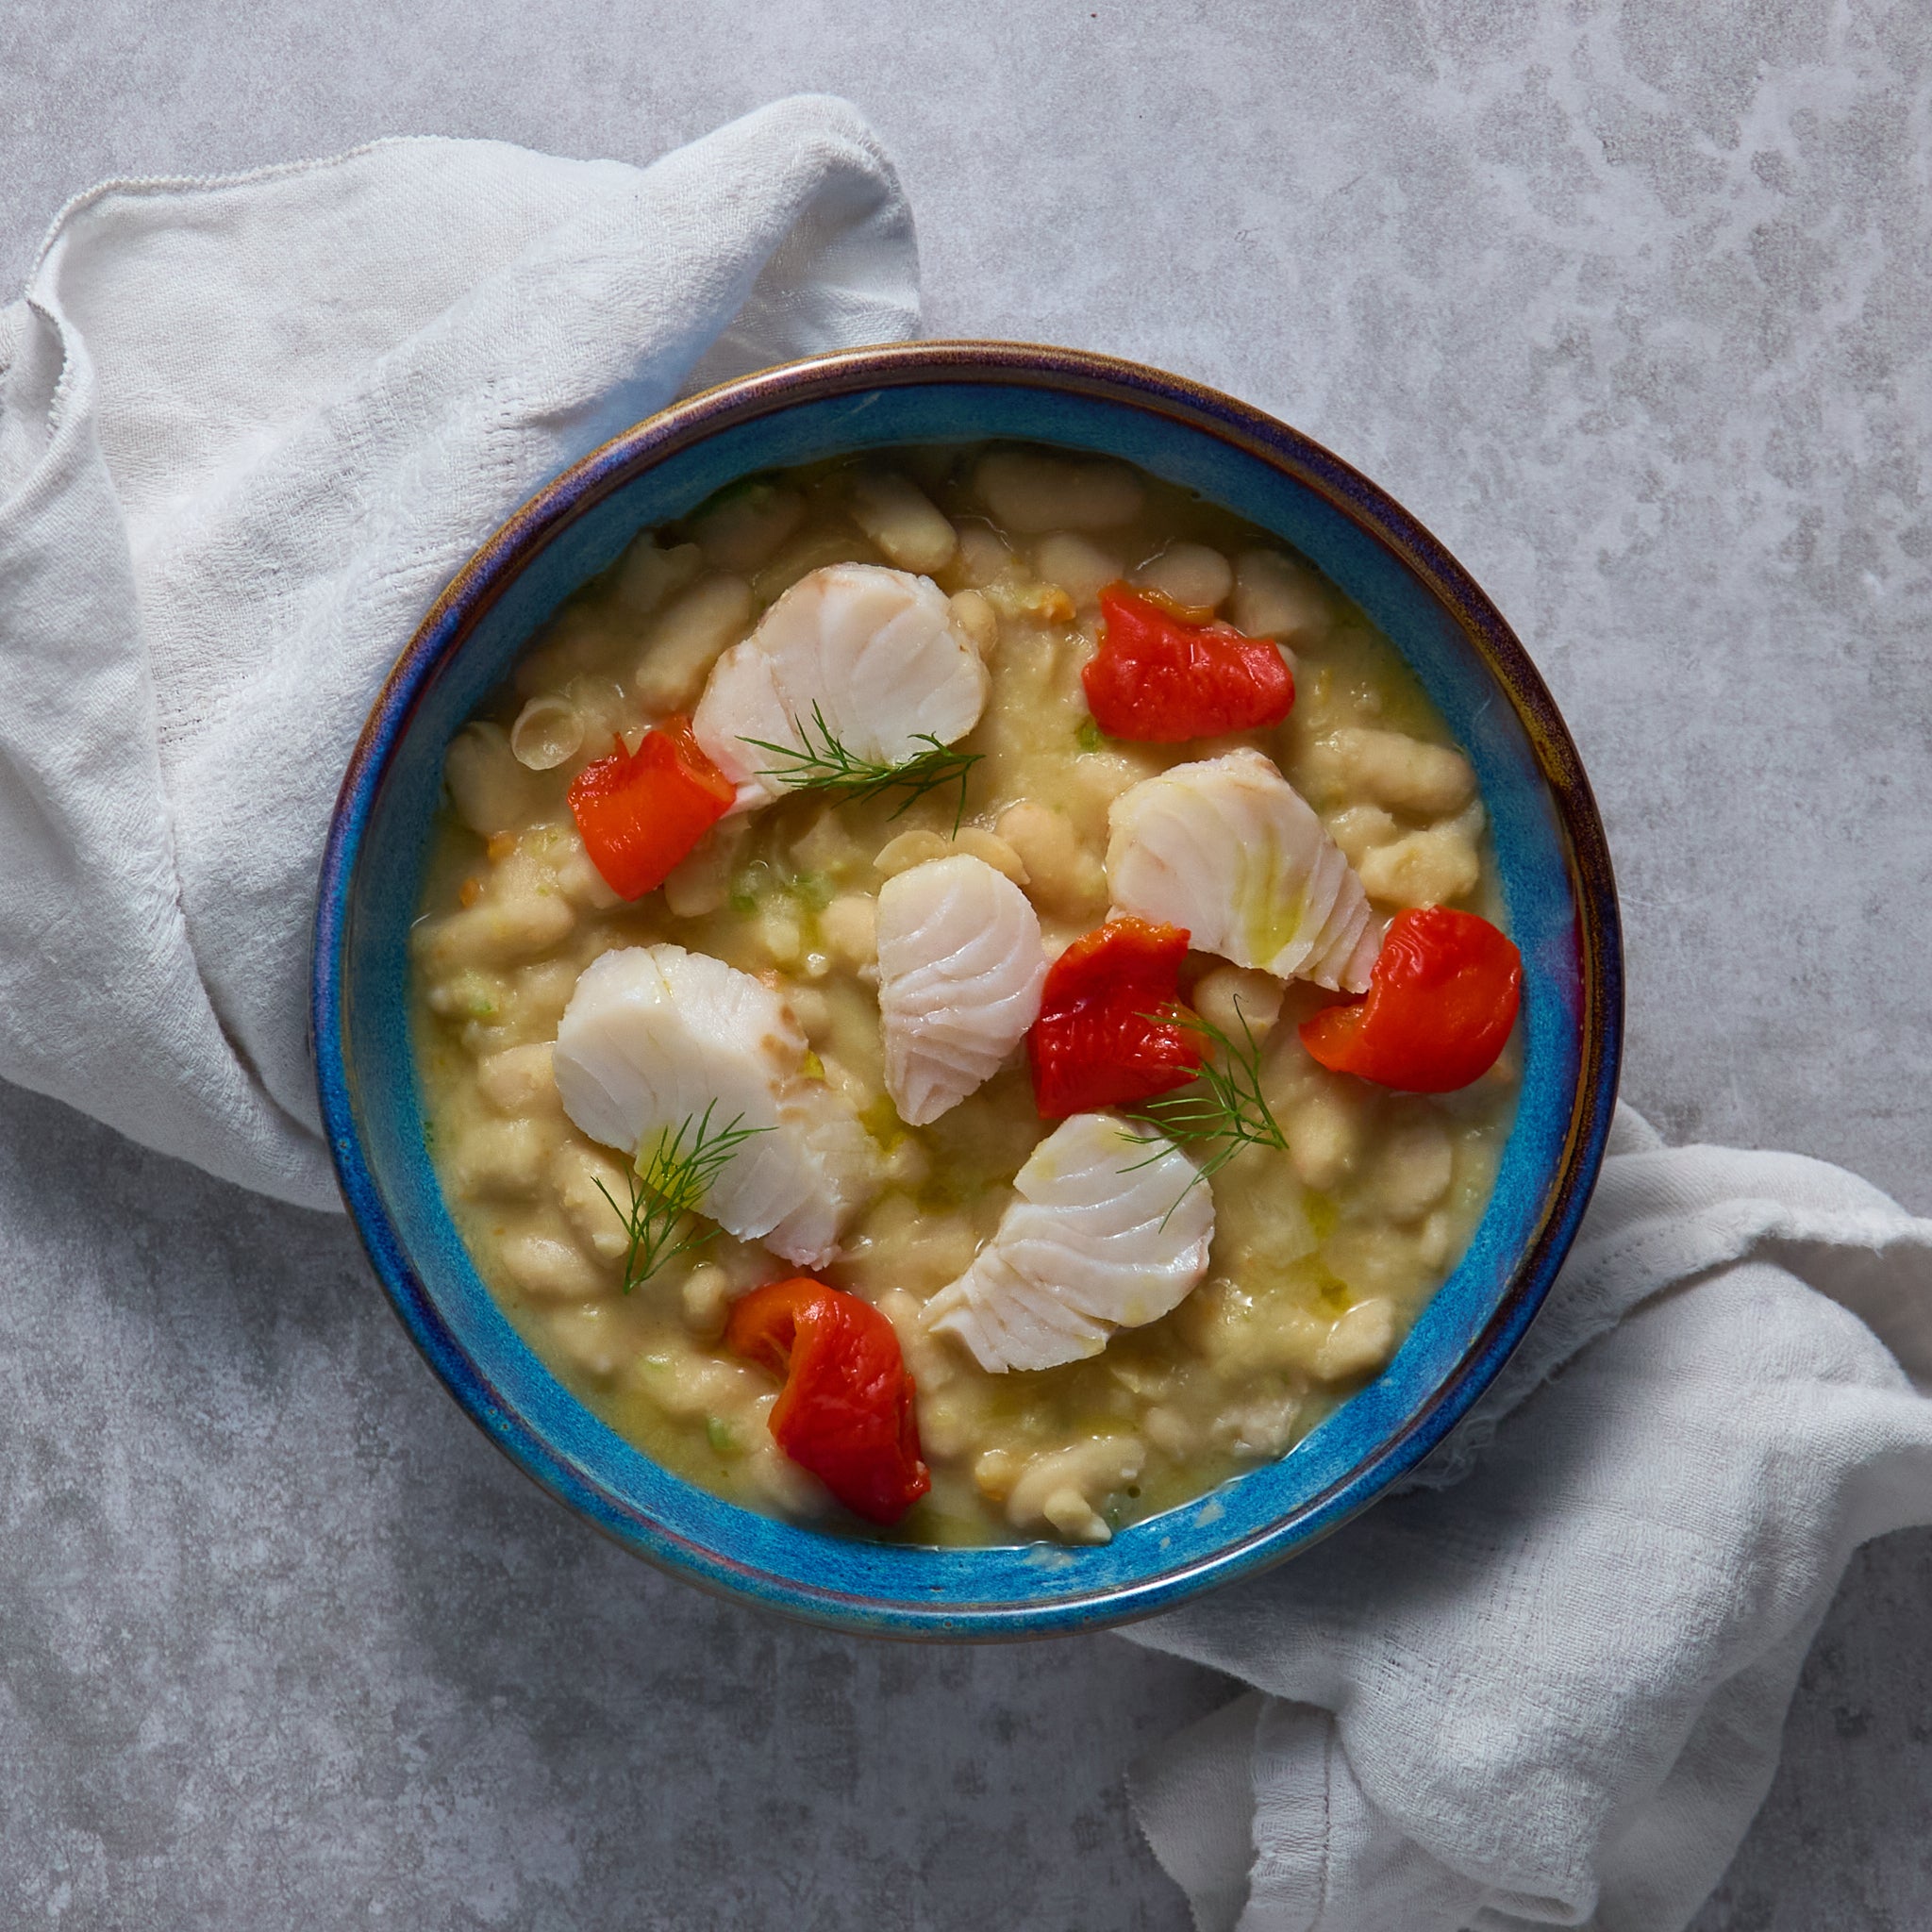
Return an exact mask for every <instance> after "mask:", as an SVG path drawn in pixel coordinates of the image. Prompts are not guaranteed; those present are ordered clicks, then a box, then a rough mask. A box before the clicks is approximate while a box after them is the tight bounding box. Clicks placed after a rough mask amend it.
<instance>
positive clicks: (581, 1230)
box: [550, 1141, 630, 1262]
mask: <svg viewBox="0 0 1932 1932" xmlns="http://www.w3.org/2000/svg"><path fill="white" fill-rule="evenodd" d="M550 1186H551V1190H552V1191H553V1192H554V1193H555V1194H556V1196H557V1201H558V1206H559V1207H560V1208H562V1209H563V1213H564V1218H565V1220H567V1221H568V1222H569V1223H570V1224H571V1231H572V1233H574V1234H575V1236H576V1238H577V1240H578V1241H581V1242H582V1243H583V1245H584V1246H585V1247H586V1248H587V1249H588V1250H589V1251H590V1252H591V1254H593V1255H595V1256H596V1257H597V1258H598V1259H599V1260H600V1261H606V1262H614V1261H618V1260H621V1259H622V1258H623V1257H624V1254H625V1249H626V1248H627V1247H628V1246H629V1245H630V1233H629V1229H628V1228H627V1226H626V1225H625V1220H624V1217H623V1215H622V1214H620V1213H619V1212H618V1208H617V1203H618V1202H620V1201H624V1200H627V1199H628V1198H629V1186H630V1184H629V1182H628V1181H627V1180H626V1179H625V1172H624V1169H623V1167H622V1166H620V1165H619V1163H618V1162H617V1161H615V1160H614V1159H612V1158H610V1156H609V1155H608V1154H603V1153H599V1152H598V1151H597V1150H595V1149H594V1148H590V1147H586V1146H584V1145H582V1144H581V1143H580V1142H578V1141H566V1142H565V1143H564V1144H563V1145H562V1146H560V1147H559V1148H558V1150H557V1153H556V1155H555V1157H554V1158H552V1160H551V1163H550Z"/></svg>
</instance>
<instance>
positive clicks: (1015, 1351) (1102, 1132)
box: [920, 1113, 1214, 1374]
mask: <svg viewBox="0 0 1932 1932" xmlns="http://www.w3.org/2000/svg"><path fill="white" fill-rule="evenodd" d="M1198 1179H1199V1174H1198V1171H1197V1170H1196V1168H1195V1166H1194V1163H1193V1162H1192V1161H1191V1160H1190V1159H1189V1158H1188V1157H1187V1156H1186V1155H1185V1154H1183V1153H1182V1152H1181V1150H1180V1149H1179V1148H1178V1147H1176V1146H1175V1145H1174V1142H1173V1141H1170V1140H1168V1139H1167V1137H1166V1136H1165V1135H1164V1134H1161V1133H1158V1132H1157V1131H1156V1130H1155V1129H1154V1128H1152V1127H1147V1126H1143V1125H1142V1124H1140V1123H1139V1122H1132V1121H1127V1120H1125V1119H1123V1118H1122V1117H1121V1116H1120V1115H1118V1114H1110V1113H1076V1114H1074V1116H1073V1117H1072V1118H1071V1119H1070V1120H1066V1121H1063V1122H1062V1123H1061V1124H1059V1125H1058V1127H1056V1128H1055V1129H1054V1131H1053V1132H1052V1133H1051V1134H1049V1135H1048V1136H1047V1137H1046V1139H1045V1140H1043V1141H1041V1143H1040V1145H1039V1146H1037V1147H1036V1148H1035V1149H1034V1150H1033V1154H1032V1158H1030V1159H1029V1160H1028V1161H1027V1162H1026V1165H1025V1166H1024V1167H1023V1168H1022V1169H1021V1170H1020V1172H1019V1174H1017V1175H1016V1176H1015V1178H1014V1181H1013V1186H1014V1187H1015V1189H1016V1190H1017V1191H1018V1192H1019V1196H1020V1198H1019V1199H1018V1200H1017V1201H1015V1202H1014V1203H1013V1204H1012V1205H1011V1206H1010V1207H1009V1208H1008V1209H1007V1211H1006V1213H1005V1214H1003V1215H1002V1216H1001V1217H1000V1224H999V1228H998V1231H997V1232H996V1233H995V1234H994V1235H993V1238H992V1240H991V1241H989V1242H988V1243H987V1244H986V1246H985V1247H984V1248H982V1249H981V1250H980V1251H979V1255H978V1257H977V1258H976V1259H975V1260H974V1263H973V1265H972V1267H970V1268H969V1269H967V1271H966V1272H965V1274H962V1275H960V1277H959V1278H958V1280H957V1281H955V1282H953V1283H951V1284H950V1285H949V1286H947V1287H945V1288H942V1289H941V1290H940V1291H939V1292H938V1293H937V1294H936V1295H934V1296H933V1298H932V1299H931V1300H930V1301H929V1302H927V1303H926V1305H925V1307H924V1309H923V1310H922V1311H921V1314H920V1320H921V1321H922V1322H924V1324H925V1325H926V1326H927V1327H928V1328H930V1329H932V1330H933V1331H934V1332H935V1333H936V1334H941V1335H952V1336H956V1337H957V1338H958V1340H959V1341H962V1342H964V1343H965V1344H966V1347H967V1348H968V1350H970V1351H971V1353H972V1355H973V1357H974V1360H975V1361H976V1362H978V1364H979V1365H980V1367H981V1368H983V1369H989V1370H991V1371H992V1372H993V1373H994V1374H999V1373H1000V1372H1001V1371H1003V1370H1006V1369H1050V1368H1054V1367H1056V1366H1057V1365H1058V1364H1059V1363H1061V1362H1072V1361H1079V1360H1081V1359H1082V1358H1083V1357H1087V1356H1091V1355H1098V1354H1099V1353H1100V1351H1101V1350H1102V1349H1103V1348H1105V1347H1106V1346H1107V1344H1108V1340H1109V1338H1110V1337H1111V1336H1112V1335H1113V1332H1114V1331H1115V1329H1117V1328H1138V1327H1140V1326H1141V1324H1143V1323H1146V1322H1154V1321H1158V1319H1159V1318H1160V1317H1161V1316H1162V1315H1164V1314H1166V1313H1167V1312H1168V1310H1169V1309H1171V1308H1174V1307H1177V1306H1178V1305H1179V1304H1180V1302H1181V1301H1182V1300H1183V1299H1184V1298H1185V1297H1186V1295H1187V1294H1188V1293H1189V1291H1191V1289H1192V1288H1193V1287H1194V1285H1195V1284H1196V1283H1197V1282H1198V1281H1199V1280H1200V1279H1201V1276H1202V1275H1203V1274H1206V1273H1207V1271H1208V1243H1209V1242H1210V1241H1212V1240H1213V1239H1214V1196H1213V1194H1212V1192H1211V1191H1209V1190H1208V1188H1207V1187H1206V1186H1205V1185H1196V1183H1197V1181H1198Z"/></svg>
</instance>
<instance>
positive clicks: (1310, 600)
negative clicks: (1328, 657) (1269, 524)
mask: <svg viewBox="0 0 1932 1932" xmlns="http://www.w3.org/2000/svg"><path fill="white" fill-rule="evenodd" d="M1228 615H1229V616H1230V617H1232V618H1233V620H1234V626H1235V628H1236V629H1237V630H1239V631H1242V632H1244V633H1245V634H1246V635H1247V636H1249V637H1251V638H1279V639H1281V640H1282V641H1283V642H1285V643H1291V644H1300V645H1304V646H1306V645H1308V644H1314V643H1319V642H1320V641H1321V640H1322V639H1323V638H1324V637H1326V636H1327V634H1328V632H1329V630H1330V629H1331V628H1332V627H1333V625H1334V623H1335V593H1334V592H1333V591H1331V590H1330V589H1329V588H1328V586H1327V585H1326V584H1325V583H1324V581H1323V580H1322V578H1321V577H1320V576H1319V575H1317V574H1316V573H1315V572H1314V571H1312V570H1310V569H1309V568H1308V566H1307V564H1305V563H1300V562H1297V561H1296V560H1295V559H1294V558H1291V557H1284V556H1283V555H1282V554H1281V553H1280V551H1278V550H1244V551H1243V552H1242V553H1241V556H1240V557H1239V558H1237V559H1236V562H1235V587H1234V606H1233V608H1232V609H1231V610H1230V611H1229V612H1228Z"/></svg>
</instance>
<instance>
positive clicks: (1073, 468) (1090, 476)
mask: <svg viewBox="0 0 1932 1932" xmlns="http://www.w3.org/2000/svg"><path fill="white" fill-rule="evenodd" d="M973 487H974V491H976V492H977V493H978V496H979V500H980V501H981V502H982V503H983V504H985V505H986V507H987V508H989V509H990V510H991V512H992V513H993V516H994V518H995V519H996V520H997V521H998V522H1000V523H1002V524H1004V525H1006V526H1007V527H1008V529H1009V530H1018V531H1020V532H1021V533H1023V534H1024V535H1031V534H1032V533H1033V532H1035V531H1044V530H1111V529H1114V528H1116V527H1117V526H1118V525H1122V524H1130V523H1132V522H1133V520H1134V519H1135V518H1136V517H1137V516H1139V515H1140V514H1141V502H1142V501H1143V499H1144V496H1145V492H1144V491H1142V489H1141V479H1140V478H1139V477H1138V476H1137V475H1135V474H1134V473H1133V471H1132V470H1130V469H1128V468H1127V466H1126V465H1125V464H1124V463H1110V462H1105V461H1098V462H1085V461H1076V460H1070V459H1069V458H1063V457H1049V456H1041V455H1038V454H1035V453H1034V452H1032V451H1028V450H993V451H991V453H990V454H988V455H986V456H983V457H981V458H980V459H979V463H978V467H977V468H976V469H975V470H974V473H973Z"/></svg>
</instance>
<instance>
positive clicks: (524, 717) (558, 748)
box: [509, 695, 584, 772]
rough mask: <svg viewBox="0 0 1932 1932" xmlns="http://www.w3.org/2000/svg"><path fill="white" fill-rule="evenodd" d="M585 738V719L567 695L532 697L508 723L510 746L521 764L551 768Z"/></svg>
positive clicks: (528, 767) (534, 768) (529, 767)
mask: <svg viewBox="0 0 1932 1932" xmlns="http://www.w3.org/2000/svg"><path fill="white" fill-rule="evenodd" d="M583 741H584V721H583V719H582V718H580V717H579V716H578V715H577V708H576V707H575V705H573V704H572V703H571V702H570V700H569V699H568V698H560V697H557V696H554V695H553V696H549V697H538V698H532V699H531V700H530V702H529V703H528V704H526V705H525V707H524V708H523V709H522V710H521V711H519V712H518V713H517V722H516V723H515V724H512V725H511V726H510V727H509V748H510V753H511V756H512V757H514V758H515V759H516V761H517V763H518V764H520V765H522V766H524V767H525V769H526V770H529V771H532V772H548V771H550V770H552V769H553V768H554V767H556V766H558V765H560V764H562V762H563V761H564V759H565V758H570V757H571V756H572V755H573V754H574V753H575V751H576V750H577V748H578V746H579V745H581V744H582V743H583Z"/></svg>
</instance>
